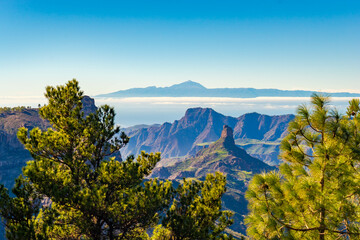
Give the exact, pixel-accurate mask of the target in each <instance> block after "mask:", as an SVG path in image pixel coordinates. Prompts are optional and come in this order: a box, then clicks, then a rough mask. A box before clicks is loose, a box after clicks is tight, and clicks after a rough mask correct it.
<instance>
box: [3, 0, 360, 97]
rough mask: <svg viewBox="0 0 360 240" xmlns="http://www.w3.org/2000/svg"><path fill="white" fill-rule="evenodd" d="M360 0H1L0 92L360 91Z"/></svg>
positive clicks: (20, 94) (5, 93)
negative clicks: (56, 88) (181, 86)
mask: <svg viewBox="0 0 360 240" xmlns="http://www.w3.org/2000/svg"><path fill="white" fill-rule="evenodd" d="M359 43H360V1H359V0H339V1H331V0H326V1H323V0H316V1H314V0H301V1H300V0H262V1H259V0H247V1H241V0H234V1H229V0H221V1H212V0H204V1H201V0H198V1H194V0H192V1H190V0H181V1H180V0H176V1H175V0H164V1H150V0H144V1H138V0H131V1H130V0H128V1H91V0H87V1H80V0H77V1H74V0H73V1H67V0H46V1H45V0H0V81H1V87H0V96H25V95H26V96H38V95H42V94H43V92H44V88H45V86H46V85H58V84H63V83H65V82H66V81H67V80H69V79H72V78H77V79H78V80H79V81H80V84H81V87H82V88H83V90H85V93H86V94H89V95H95V94H100V93H107V92H113V91H117V90H120V89H127V88H132V87H146V86H151V85H156V86H169V85H172V84H175V83H180V82H183V81H186V80H193V81H196V82H199V83H201V84H203V85H204V86H206V87H209V88H214V87H255V88H279V89H310V90H347V91H355V92H360V44H359Z"/></svg>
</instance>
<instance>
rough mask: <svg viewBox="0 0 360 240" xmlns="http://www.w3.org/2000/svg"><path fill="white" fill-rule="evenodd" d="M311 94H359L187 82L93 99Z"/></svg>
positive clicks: (344, 95) (347, 95)
mask: <svg viewBox="0 0 360 240" xmlns="http://www.w3.org/2000/svg"><path fill="white" fill-rule="evenodd" d="M313 93H322V94H326V95H331V96H333V97H360V93H349V92H336V93H329V92H319V91H308V90H280V89H275V88H268V89H257V88H206V87H204V86H203V85H201V84H200V83H197V82H194V81H191V80H188V81H186V82H182V83H179V84H174V85H171V86H168V87H156V86H150V87H145V88H130V89H126V90H119V91H116V92H111V93H106V94H100V95H97V96H95V97H117V98H124V97H230V98H256V97H310V96H311V95H312V94H313Z"/></svg>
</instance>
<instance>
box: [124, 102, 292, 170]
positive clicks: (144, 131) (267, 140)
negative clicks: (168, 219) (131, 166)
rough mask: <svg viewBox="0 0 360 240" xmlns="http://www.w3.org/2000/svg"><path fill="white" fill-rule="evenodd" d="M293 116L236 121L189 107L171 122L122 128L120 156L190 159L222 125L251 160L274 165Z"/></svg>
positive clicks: (215, 137)
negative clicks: (125, 141)
mask: <svg viewBox="0 0 360 240" xmlns="http://www.w3.org/2000/svg"><path fill="white" fill-rule="evenodd" d="M293 118H294V115H279V116H268V115H262V114H258V113H248V114H244V115H242V116H240V117H238V118H234V117H229V116H224V115H222V114H220V113H218V112H216V111H214V110H213V109H211V108H190V109H188V110H187V111H186V113H185V116H184V117H182V118H181V119H180V120H176V121H174V122H173V123H167V122H166V123H164V124H162V125H153V126H138V127H132V128H125V129H124V131H125V132H126V133H127V134H128V136H129V137H130V142H129V143H128V145H126V147H124V148H123V149H122V150H121V154H122V155H123V156H128V155H130V154H134V155H137V154H139V153H140V152H141V151H146V152H161V156H162V158H163V159H169V158H176V157H184V156H194V155H195V153H196V152H198V151H199V150H201V149H202V148H203V147H206V146H207V145H209V144H211V143H212V142H214V141H216V140H218V139H219V137H220V135H221V132H222V130H223V126H224V125H228V126H229V127H231V128H232V129H234V138H235V141H236V143H237V144H239V145H240V146H241V147H242V148H244V149H246V150H247V151H248V152H249V153H250V154H251V155H252V156H253V157H256V158H259V159H261V160H262V161H264V162H266V163H269V164H272V165H276V164H278V163H279V160H278V159H277V156H278V154H279V144H280V140H281V139H282V138H283V137H284V136H285V134H286V130H287V126H288V124H289V122H290V121H291V120H292V119H293Z"/></svg>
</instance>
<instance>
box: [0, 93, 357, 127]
mask: <svg viewBox="0 0 360 240" xmlns="http://www.w3.org/2000/svg"><path fill="white" fill-rule="evenodd" d="M350 99H351V98H345V97H337V98H332V99H331V100H332V102H331V103H332V104H333V105H334V106H335V107H337V108H338V109H339V110H340V112H343V113H344V112H345V111H346V107H347V104H348V101H349V100H350ZM309 102H310V98H307V97H258V98H216V97H143V98H142V97H134V98H95V103H96V105H97V106H100V105H103V104H108V105H110V106H113V107H114V108H115V110H116V113H117V115H116V123H117V124H120V125H121V126H122V127H129V126H133V125H137V124H154V123H164V122H173V121H175V120H177V119H180V118H181V117H183V116H184V114H185V112H186V110H187V109H188V108H194V107H203V108H206V107H207V108H212V109H214V110H215V111H217V112H219V113H221V114H224V115H227V116H232V117H239V116H240V115H242V114H244V113H250V112H258V113H262V114H268V115H281V114H295V113H296V108H297V107H298V106H299V105H300V104H309ZM45 103H46V99H45V98H44V97H37V96H35V97H0V107H4V106H8V107H15V106H31V107H38V105H39V104H41V105H43V104H45Z"/></svg>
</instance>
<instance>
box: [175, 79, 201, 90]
mask: <svg viewBox="0 0 360 240" xmlns="http://www.w3.org/2000/svg"><path fill="white" fill-rule="evenodd" d="M169 88H192V89H194V88H197V89H206V88H205V87H204V86H203V85H201V84H200V83H197V82H194V81H191V80H188V81H186V82H182V83H179V84H174V85H172V86H171V87H169Z"/></svg>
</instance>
